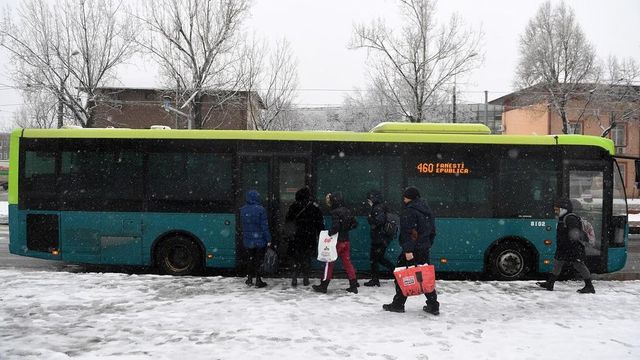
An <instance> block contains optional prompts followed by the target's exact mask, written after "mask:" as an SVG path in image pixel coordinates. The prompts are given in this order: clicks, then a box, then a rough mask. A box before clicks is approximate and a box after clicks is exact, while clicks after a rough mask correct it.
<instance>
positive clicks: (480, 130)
mask: <svg viewBox="0 0 640 360" xmlns="http://www.w3.org/2000/svg"><path fill="white" fill-rule="evenodd" d="M487 130H488V128H487V127H486V126H485V125H482V124H439V123H436V124H432V123H422V124H409V123H383V124H380V125H378V126H377V127H376V128H374V130H372V132H368V133H363V132H350V131H255V130H165V129H118V128H106V129H104V128H100V129H96V128H91V129H83V128H79V129H75V128H74V129H18V130H15V131H14V133H13V135H18V136H21V137H25V138H69V139H93V138H96V139H108V138H114V139H203V140H205V139H220V140H236V139H242V140H282V141H347V142H349V141H352V142H401V143H449V144H506V145H508V144H514V145H585V146H597V147H600V148H602V149H604V150H606V151H608V152H609V154H611V155H615V147H614V144H613V142H612V141H611V140H610V139H606V138H602V137H597V136H587V135H491V134H489V133H487ZM374 131H375V132H374ZM16 133H18V134H16ZM12 137H13V136H12Z"/></svg>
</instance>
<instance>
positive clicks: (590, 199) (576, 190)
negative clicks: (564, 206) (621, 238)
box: [569, 170, 604, 255]
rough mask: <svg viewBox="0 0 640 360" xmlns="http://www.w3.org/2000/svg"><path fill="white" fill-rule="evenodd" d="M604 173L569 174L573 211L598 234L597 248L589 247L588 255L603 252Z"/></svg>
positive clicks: (583, 172) (580, 172) (582, 172)
mask: <svg viewBox="0 0 640 360" xmlns="http://www.w3.org/2000/svg"><path fill="white" fill-rule="evenodd" d="M602 179H603V174H602V171H588V170H571V171H570V172H569V197H570V198H571V202H572V204H573V211H574V212H575V213H576V214H578V216H580V217H581V218H583V219H585V220H587V221H589V222H590V223H591V224H592V225H593V229H594V231H595V233H596V244H595V246H593V247H592V246H587V248H586V249H585V251H586V254H587V255H600V254H601V252H602V250H601V249H602V194H603V189H604V186H603V181H602Z"/></svg>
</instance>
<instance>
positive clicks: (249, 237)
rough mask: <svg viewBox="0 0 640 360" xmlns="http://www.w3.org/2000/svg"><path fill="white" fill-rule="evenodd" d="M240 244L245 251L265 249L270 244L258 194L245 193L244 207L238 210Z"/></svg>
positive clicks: (251, 191) (269, 234)
mask: <svg viewBox="0 0 640 360" xmlns="http://www.w3.org/2000/svg"><path fill="white" fill-rule="evenodd" d="M240 221H241V223H242V244H243V245H244V247H245V248H247V249H252V248H260V247H266V246H267V243H270V242H271V232H269V222H268V221H267V211H266V210H265V209H264V207H263V206H262V205H261V204H260V194H258V192H257V191H255V190H249V191H247V195H246V198H245V205H244V206H243V207H241V208H240Z"/></svg>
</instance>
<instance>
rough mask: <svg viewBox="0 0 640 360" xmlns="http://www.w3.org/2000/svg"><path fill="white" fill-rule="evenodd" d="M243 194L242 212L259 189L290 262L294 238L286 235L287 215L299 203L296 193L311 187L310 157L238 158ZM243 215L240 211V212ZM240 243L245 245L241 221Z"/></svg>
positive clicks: (276, 237) (276, 238)
mask: <svg viewBox="0 0 640 360" xmlns="http://www.w3.org/2000/svg"><path fill="white" fill-rule="evenodd" d="M238 161H239V162H240V163H239V166H238V169H239V172H240V174H239V177H240V180H239V191H238V196H237V201H236V202H237V205H238V206H237V207H238V209H239V208H240V207H241V206H242V205H244V203H245V195H246V193H247V191H248V190H251V189H253V190H257V191H258V192H259V193H260V197H261V199H262V205H263V206H264V207H265V209H266V210H267V216H268V219H269V228H270V230H271V236H272V238H273V241H274V243H275V244H277V245H278V253H279V255H280V258H281V259H282V260H285V259H286V254H287V250H288V247H289V242H290V239H288V238H287V237H286V236H285V234H284V223H285V216H286V214H287V210H288V209H289V206H290V205H291V204H293V202H294V201H295V193H296V191H298V190H299V189H300V188H302V187H304V186H305V185H308V183H307V179H308V178H309V176H308V174H309V160H308V158H307V157H302V156H300V157H298V156H291V155H284V154H282V155H280V154H274V155H271V156H264V155H251V154H241V155H240V156H239V157H238ZM238 213H239V212H238ZM238 227H239V228H238V232H237V233H238V241H239V244H238V245H240V244H241V243H242V232H241V231H242V229H241V228H240V227H241V224H240V221H238Z"/></svg>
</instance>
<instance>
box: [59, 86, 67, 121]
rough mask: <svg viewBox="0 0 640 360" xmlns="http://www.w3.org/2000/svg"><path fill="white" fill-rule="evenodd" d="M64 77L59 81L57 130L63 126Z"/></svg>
mask: <svg viewBox="0 0 640 360" xmlns="http://www.w3.org/2000/svg"><path fill="white" fill-rule="evenodd" d="M66 80H67V79H66V77H65V78H62V79H60V88H59V89H58V129H60V128H62V126H64V121H63V120H64V95H63V94H64V82H65V81H66Z"/></svg>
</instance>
